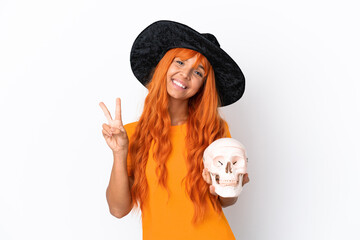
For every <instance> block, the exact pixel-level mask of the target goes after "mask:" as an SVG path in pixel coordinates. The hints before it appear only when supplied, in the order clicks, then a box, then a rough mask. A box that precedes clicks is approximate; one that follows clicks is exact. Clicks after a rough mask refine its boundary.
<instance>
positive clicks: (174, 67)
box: [166, 56, 205, 101]
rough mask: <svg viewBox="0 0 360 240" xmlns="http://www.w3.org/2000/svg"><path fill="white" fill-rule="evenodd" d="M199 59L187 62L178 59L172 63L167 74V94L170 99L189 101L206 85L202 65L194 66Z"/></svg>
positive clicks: (194, 58) (193, 58)
mask: <svg viewBox="0 0 360 240" xmlns="http://www.w3.org/2000/svg"><path fill="white" fill-rule="evenodd" d="M196 59H197V57H196V56H194V57H192V58H189V59H187V60H181V59H180V58H178V57H176V58H175V59H174V60H173V62H172V63H171V65H170V67H169V69H168V71H167V74H166V79H167V87H166V89H167V92H168V94H169V96H170V98H173V99H177V100H186V101H187V100H188V99H189V98H191V97H192V96H194V95H195V94H196V93H197V92H198V91H199V89H200V87H201V86H202V84H203V83H204V75H205V70H204V67H203V66H202V65H201V64H200V65H199V66H194V67H193V65H194V63H195V62H196Z"/></svg>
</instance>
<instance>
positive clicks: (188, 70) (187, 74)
mask: <svg viewBox="0 0 360 240" xmlns="http://www.w3.org/2000/svg"><path fill="white" fill-rule="evenodd" d="M191 71H192V68H191V67H188V68H186V67H185V68H183V69H181V75H182V76H183V77H184V78H185V79H186V80H189V79H190V74H191Z"/></svg>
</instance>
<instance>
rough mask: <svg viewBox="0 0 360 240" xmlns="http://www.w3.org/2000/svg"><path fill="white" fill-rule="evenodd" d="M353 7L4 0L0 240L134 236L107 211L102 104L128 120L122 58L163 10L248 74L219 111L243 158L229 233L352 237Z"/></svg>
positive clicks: (133, 223)
mask: <svg viewBox="0 0 360 240" xmlns="http://www.w3.org/2000/svg"><path fill="white" fill-rule="evenodd" d="M355 2H356V1H330V0H327V1H325V0H323V1H320V0H318V1H314V0H302V1H288V0H274V1H266V0H252V1H209V0H198V1H194V0H192V1H186V0H183V1H169V0H166V1H143V2H139V1H120V0H118V1H104V0H102V1H100V0H91V1H89V0H82V1H81V0H62V1H45V0H43V1H40V0H33V1H25V0H23V1H20V0H11V1H10V0H8V1H6V0H0V114H1V115H0V239H1V240H10V239H16V240H18V239H37V240H38V239H88V240H90V239H141V236H142V235H141V234H142V233H141V222H140V219H139V217H134V216H127V217H125V218H123V219H120V220H119V219H116V218H114V217H112V216H111V215H110V213H109V212H108V208H107V203H106V198H105V189H106V187H107V183H108V180H109V176H110V170H111V166H112V154H111V151H110V149H109V148H108V147H107V145H106V143H105V141H104V140H103V137H102V135H101V125H102V123H104V122H106V118H105V116H104V115H103V113H102V111H101V109H100V107H99V105H98V103H99V102H100V101H104V102H105V104H106V105H107V106H108V108H109V109H110V111H111V112H112V113H114V110H115V98H116V97H121V98H122V103H123V106H122V113H123V120H124V122H125V123H129V122H132V121H136V120H137V118H138V117H139V115H140V112H141V109H142V104H143V100H144V96H145V95H146V90H145V89H144V87H143V86H142V85H141V84H140V83H139V82H138V81H137V80H136V79H135V77H134V76H133V74H132V72H131V69H130V64H129V53H130V49H131V46H132V43H133V41H134V39H135V37H136V36H137V35H138V34H139V33H140V31H142V30H143V29H144V28H145V27H146V26H147V25H149V24H150V23H152V22H154V21H156V20H160V19H169V20H175V21H179V22H182V23H184V24H187V25H189V26H191V27H192V28H194V29H196V30H198V31H199V32H210V33H213V34H214V35H215V36H216V37H217V39H218V41H219V42H220V44H221V46H222V48H223V49H224V50H225V51H227V52H228V53H229V54H230V55H231V56H232V57H233V58H234V60H235V61H236V62H237V63H238V64H239V65H240V67H241V69H242V70H243V72H244V74H245V76H246V90H245V94H244V96H243V98H242V99H241V100H240V101H238V102H237V103H235V104H233V105H231V106H228V107H225V108H222V109H221V112H222V115H223V116H224V117H225V119H226V120H227V121H228V123H229V125H230V130H231V132H232V135H233V137H235V138H237V139H238V140H240V141H241V142H243V143H244V145H245V146H246V147H247V151H248V155H249V176H250V179H251V180H250V183H249V184H248V185H246V187H245V189H244V191H243V192H242V194H241V195H240V197H239V200H238V202H237V203H236V205H234V206H232V207H229V208H227V209H225V214H226V216H227V218H228V221H229V223H230V225H231V228H232V230H233V232H234V234H235V236H236V238H237V239H247V240H273V239H278V240H288V239H291V240H298V239H299V240H300V239H326V240H333V239H334V240H335V239H347V240H350V239H360V234H359V223H360V217H359V216H360V208H359V202H360V197H359V196H360V194H359V187H360V184H359V180H358V178H357V174H358V172H359V169H360V164H359V161H360V157H359V151H358V145H359V143H360V139H359V134H360V131H359V130H360V129H359V122H360V117H359V115H360V111H359V103H360V99H359V88H360V84H359V80H360V78H359V76H360V74H359V56H360V50H359V42H360V37H359V24H358V23H359V22H360V19H359V15H358V9H359V8H358V7H357V6H356V3H355Z"/></svg>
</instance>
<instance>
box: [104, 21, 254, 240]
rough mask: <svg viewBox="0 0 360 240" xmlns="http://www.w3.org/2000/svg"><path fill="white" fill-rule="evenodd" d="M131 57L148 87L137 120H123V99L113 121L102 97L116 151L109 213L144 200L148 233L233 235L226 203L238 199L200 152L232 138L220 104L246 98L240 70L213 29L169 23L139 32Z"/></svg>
mask: <svg viewBox="0 0 360 240" xmlns="http://www.w3.org/2000/svg"><path fill="white" fill-rule="evenodd" d="M130 61H131V65H132V70H133V72H134V74H135V76H136V77H137V78H138V80H139V81H140V82H141V83H142V84H143V85H145V86H146V87H147V88H148V90H149V93H148V95H147V97H146V99H145V105H144V110H143V113H142V115H141V117H140V119H139V121H138V122H134V123H130V124H127V125H125V126H123V123H122V120H121V106H120V105H121V103H120V99H119V98H117V99H116V111H115V120H113V119H112V118H111V115H110V113H109V111H108V109H107V108H106V106H105V105H104V103H100V106H101V108H102V109H103V111H104V113H105V115H106V117H107V119H108V121H109V124H103V130H102V133H103V136H104V138H105V140H106V142H107V144H108V145H109V147H110V148H111V150H112V151H113V155H114V163H113V168H112V172H111V176H110V182H109V186H108V188H107V192H106V197H107V201H108V204H109V209H110V212H111V214H112V215H114V216H116V217H118V218H121V217H123V216H125V215H127V214H128V213H129V212H130V211H131V209H133V207H137V206H139V207H140V209H141V212H142V226H143V239H156V240H161V239H166V240H168V239H182V240H183V239H225V240H226V239H235V238H234V235H233V233H232V231H231V229H230V226H229V224H228V222H227V220H226V218H225V216H224V214H223V212H222V207H226V206H229V205H232V204H234V203H235V202H236V200H237V198H222V197H219V196H217V195H216V193H215V191H214V187H213V186H212V185H211V180H210V176H209V173H208V172H207V171H206V169H204V167H203V162H202V155H203V152H204V150H205V148H206V147H207V146H208V145H209V144H210V143H211V142H213V141H214V140H216V139H218V138H222V137H230V133H229V130H228V126H227V124H226V122H225V121H224V120H223V119H222V118H221V117H220V115H219V113H218V107H219V106H225V105H229V104H231V103H233V102H235V101H237V100H238V99H239V98H240V97H241V96H242V94H243V92H244V85H245V80H244V76H243V74H242V72H241V70H240V68H239V67H238V66H237V64H236V63H235V62H234V61H233V60H232V59H231V58H230V56H228V55H227V54H226V53H225V52H224V51H223V50H222V49H221V48H220V45H219V44H218V42H217V40H216V38H215V37H214V36H213V35H211V34H200V33H198V32H196V31H195V30H193V29H191V28H189V27H188V26H186V25H183V24H180V23H176V22H171V21H158V22H155V23H153V24H152V25H150V26H149V27H147V28H146V29H145V30H144V31H143V32H142V33H140V35H139V36H138V37H137V39H136V40H135V42H134V45H133V48H132V50H131V58H130ZM248 181H249V178H248V176H247V175H245V176H244V179H243V184H245V183H247V182H248Z"/></svg>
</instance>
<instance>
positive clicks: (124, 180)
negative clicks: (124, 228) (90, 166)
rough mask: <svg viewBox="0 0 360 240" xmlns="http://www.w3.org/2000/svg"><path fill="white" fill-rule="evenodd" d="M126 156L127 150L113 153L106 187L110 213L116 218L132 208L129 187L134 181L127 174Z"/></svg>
mask: <svg viewBox="0 0 360 240" xmlns="http://www.w3.org/2000/svg"><path fill="white" fill-rule="evenodd" d="M126 156H127V151H126V152H124V153H118V154H117V153H114V163H113V167H112V170H111V176H110V181H109V185H108V187H107V189H106V199H107V202H108V205H109V210H110V213H111V214H112V215H113V216H115V217H117V218H122V217H124V216H126V215H127V214H128V213H129V212H130V211H131V208H132V204H131V193H130V189H131V186H132V184H133V182H134V181H133V179H132V178H130V177H128V174H127V168H126Z"/></svg>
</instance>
